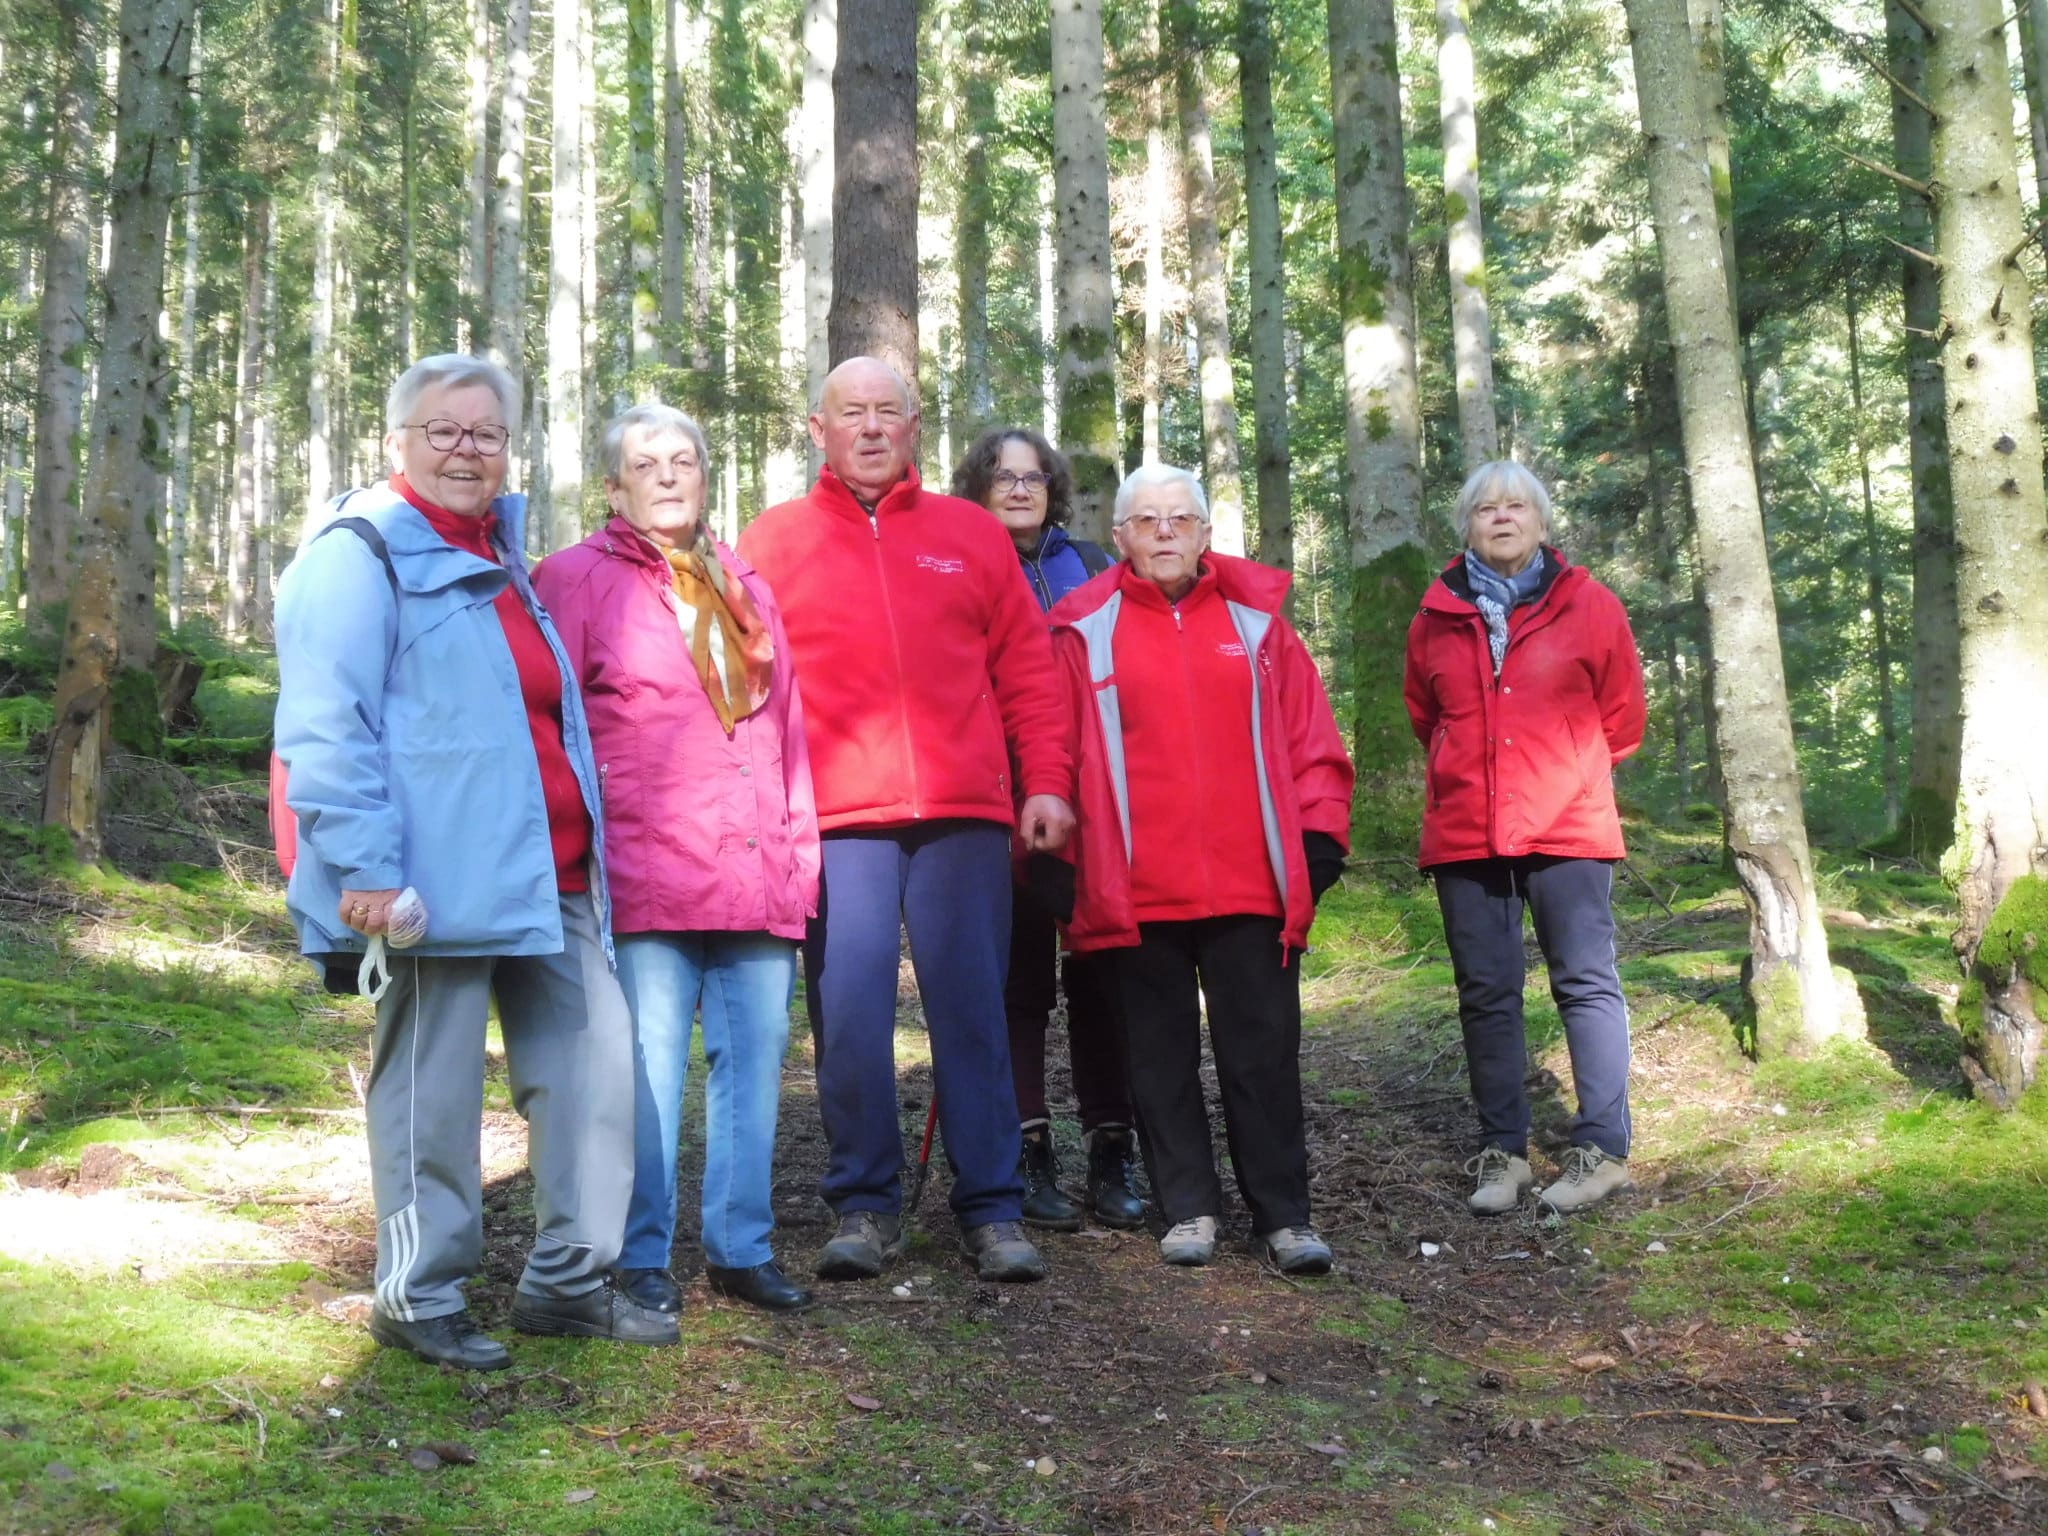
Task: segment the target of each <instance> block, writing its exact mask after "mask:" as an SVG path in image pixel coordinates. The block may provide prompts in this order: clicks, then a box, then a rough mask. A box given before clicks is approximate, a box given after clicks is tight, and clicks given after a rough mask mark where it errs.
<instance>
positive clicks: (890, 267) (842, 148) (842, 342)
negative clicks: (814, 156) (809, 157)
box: [827, 0, 918, 392]
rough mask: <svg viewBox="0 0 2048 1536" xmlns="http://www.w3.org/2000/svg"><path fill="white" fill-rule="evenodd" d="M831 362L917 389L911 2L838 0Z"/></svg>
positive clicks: (913, 30)
mask: <svg viewBox="0 0 2048 1536" xmlns="http://www.w3.org/2000/svg"><path fill="white" fill-rule="evenodd" d="M832 154H833V159H834V161H835V163H836V166H837V170H836V172H835V174H834V176H833V181H832V310H831V318H830V320H829V322H828V325H827V330H828V332H829V334H830V339H831V347H832V364H833V366H834V367H837V366H838V365H839V364H840V363H843V362H845V361H846V360H847V359H848V358H849V357H861V356H867V357H879V358H881V359H882V360H883V361H884V362H886V363H888V364H889V365H890V366H892V367H893V368H895V370H896V371H897V372H898V373H900V374H902V375H903V377H904V378H905V379H907V380H908V381H909V382H910V387H911V389H912V391H913V392H914V391H915V390H916V389H917V347H918V340H917V187H918V166H917V3H916V0H841V4H840V6H839V54H838V60H837V62H836V64H835V65H834V67H833V70H832Z"/></svg>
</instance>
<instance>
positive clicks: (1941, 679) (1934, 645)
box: [1885, 0, 1962, 863]
mask: <svg viewBox="0 0 2048 1536" xmlns="http://www.w3.org/2000/svg"><path fill="white" fill-rule="evenodd" d="M1885 32H1886V34H1887V36H1888V37H1889V39H1890V54H1891V70H1892V74H1893V75H1894V76H1896V77H1897V79H1898V81H1899V83H1900V84H1901V85H1903V86H1904V87H1905V88H1906V90H1907V91H1910V92H1912V93H1913V94H1914V95H1917V96H1920V97H1922V98H1923V99H1924V98H1925V97H1926V95H1927V40H1926V37H1925V35H1924V34H1923V33H1922V32H1921V30H1920V24H1919V23H1918V22H1916V21H1914V20H1913V19H1912V17H1911V16H1909V15H1908V14H1907V13H1906V10H1905V7H1903V6H1902V5H1900V4H1899V3H1898V0H1888V3H1887V4H1886V6H1885ZM1933 133H1934V125H1933V122H1932V121H1931V120H1930V119H1929V118H1928V115H1927V109H1926V108H1924V107H1922V106H1921V105H1920V104H1919V103H1918V102H1916V101H1914V100H1913V99H1912V96H1908V95H1906V94H1904V93H1902V92H1901V91H1899V90H1897V89H1894V90H1893V92H1892V145H1893V155H1894V158H1895V159H1896V160H1897V162H1898V168H1899V169H1900V170H1901V171H1902V172H1904V173H1905V174H1906V175H1908V176H1910V177H1912V178H1913V179H1914V180H1915V181H1919V182H1922V183H1925V182H1926V180H1927V179H1928V177H1930V176H1931V175H1933V148H1932V141H1933ZM1898 198H1899V241H1900V243H1901V244H1903V245H1908V246H1911V247H1912V248H1913V249H1914V250H1918V251H1928V252H1932V251H1933V249H1934V208H1933V206H1932V204H1930V203H1929V202H1928V200H1927V199H1926V198H1924V197H1922V196H1921V195H1920V194H1919V193H1918V192H1915V191H1914V190H1913V189H1912V188H1910V187H1906V186H1900V187H1899V188H1898ZM1901 280H1902V285H1903V289H1904V314H1903V316H1902V318H1903V320H1904V322H1905V335H1904V337H1903V341H1904V345H1905V350H1906V423H1907V441H1908V445H1909V451H1910V453H1911V456H1912V471H1913V749H1912V757H1911V761H1910V762H1909V764H1908V765H1907V769H1906V806H1905V820H1904V822H1903V824H1902V827H1901V831H1902V832H1903V834H1904V837H1905V840H1906V846H1907V849H1908V851H1910V852H1911V853H1912V854H1913V856H1914V857H1916V858H1919V859H1922V860H1924V861H1927V862H1929V863H1932V862H1933V861H1934V860H1936V859H1938V858H1940V857H1941V854H1942V852H1943V851H1944V850H1945V849H1946V848H1947V847H1948V844H1949V838H1950V836H1951V835H1952V834H1953V832H1954V830H1955V820H1956V785H1957V781H1958V778H1959V776H1960V774H1961V771H1962V704H1961V699H1960V693H1959V682H1958V679H1959V677H1960V669H1961V665H1962V662H1961V655H1960V650H1959V647H1960V645H1961V633H1962V627H1961V626H1962V621H1961V619H1960V617H1959V616H1958V614H1957V612H1956V546H1955V512H1954V503H1953V501H1952V499H1951V497H1950V494H1949V476H1948V404H1947V392H1946V389H1945V387H1944V385H1943V383H1942V378H1941V340H1940V336H1939V332H1940V330H1941V328H1942V326H1941V292H1940V282H1939V279H1938V278H1937V277H1936V275H1935V270H1934V268H1933V267H1932V266H1930V265H1929V264H1928V263H1927V262H1926V261H1924V260H1923V259H1921V258H1920V257H1917V256H1911V255H1908V256H1905V257H1904V258H1903V261H1902V263H1901Z"/></svg>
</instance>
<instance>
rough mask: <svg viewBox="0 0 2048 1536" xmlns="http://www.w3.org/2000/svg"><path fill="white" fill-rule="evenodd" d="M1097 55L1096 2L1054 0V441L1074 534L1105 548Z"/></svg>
mask: <svg viewBox="0 0 2048 1536" xmlns="http://www.w3.org/2000/svg"><path fill="white" fill-rule="evenodd" d="M1102 56H1103V54H1102V3H1101V0H1052V176H1053V201H1054V204H1055V207H1056V209H1057V225H1056V230H1057V233H1056V236H1055V238H1054V240H1053V258H1054V274H1053V275H1054V286H1055V289H1056V291H1057V295H1058V297H1057V304H1056V314H1057V321H1056V324H1057V331H1058V349H1057V355H1058V373H1057V377H1058V390H1057V396H1058V400H1059V431H1058V432H1057V433H1056V434H1053V440H1054V441H1055V442H1057V443H1058V444H1059V445H1060V447H1061V449H1062V450H1063V451H1064V452H1065V453H1066V456H1067V461H1068V463H1069V464H1071V465H1072V466H1073V471H1074V493H1073V502H1072V505H1073V509H1074V515H1073V522H1072V529H1073V532H1074V533H1075V535H1076V536H1077V537H1079V538H1083V539H1093V540H1095V541H1097V542H1099V543H1106V542H1107V541H1108V538H1109V518H1110V501H1111V498H1112V497H1113V496H1114V495H1115V494H1116V484H1117V479H1118V470H1117V466H1118V452H1117V431H1116V343H1115V337H1114V332H1113V323H1114V319H1115V314H1116V309H1115V300H1114V296H1113V295H1112V293H1111V291H1110V268H1111V265H1112V258H1111V256H1110V249H1109V130H1108V125H1107V121H1106V118H1105V116H1104V107H1103V99H1102Z"/></svg>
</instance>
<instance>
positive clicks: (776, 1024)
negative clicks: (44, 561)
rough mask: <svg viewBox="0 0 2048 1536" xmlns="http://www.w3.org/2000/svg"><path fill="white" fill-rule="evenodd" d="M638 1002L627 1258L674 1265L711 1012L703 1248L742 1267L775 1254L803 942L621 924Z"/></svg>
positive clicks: (622, 951) (717, 1260)
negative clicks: (685, 1149)
mask: <svg viewBox="0 0 2048 1536" xmlns="http://www.w3.org/2000/svg"><path fill="white" fill-rule="evenodd" d="M615 947H616V948H617V951H618V956H619V984H620V986H621V987H623V988H624V989H625V993H626V1002H627V1005H628V1006H629V1007H630V1008H631V1009H632V1010H633V1032H634V1037H635V1046H634V1052H633V1056H634V1073H633V1079H634V1082H633V1110H634V1131H633V1202H632V1205H631V1206H630V1207H629V1208H628V1209H627V1212H626V1241H625V1246H624V1248H623V1250H622V1251H621V1253H620V1255H619V1267H620V1268H621V1269H666V1268H668V1265H669V1250H670V1249H671V1248H673V1247H674V1245H675V1235H676V1144H677V1142H678V1141H679V1140H680V1138H681V1133H682V1117H683V1084H684V1081H685V1079H686V1078H687V1076H688V1074H689V1070H690V1022H691V1019H692V1017H693V1016H694V1015H695V1014H696V1013H697V1010H698V1005H699V1003H700V1002H701V1003H702V1005H703V1013H704V1060H705V1063H706V1064H707V1066H708V1067H709V1068H710V1075H709V1076H708V1077H707V1078H706V1079H705V1082H704V1257H705V1260H706V1261H707V1262H708V1263H711V1264H715V1265H717V1266H718V1267H720V1268H721V1269H746V1268H750V1267H752V1266H753V1265H756V1264H765V1263H767V1262H768V1261H769V1260H770V1259H772V1258H773V1257H774V1256H775V1255H774V1252H773V1250H772V1249H771V1248H770V1247H769V1246H768V1236H769V1234H770V1233H771V1232H773V1231H774V1230H775V1207H774V1201H773V1198H772V1190H773V1187H774V1161H775V1117H776V1111H777V1109H778V1108H779V1106H780V1104H781V1099H782V1058H783V1056H784V1055H785V1054H786V1053H787V1051H788V1048H789V1000H790V991H791V988H792V986H793V984H794V982H795V979H796V946H795V945H794V944H792V943H791V942H790V941H789V940H788V939H778V938H776V937H775V936H774V935H773V934H768V933H622V934H619V935H618V936H617V938H616V945H615Z"/></svg>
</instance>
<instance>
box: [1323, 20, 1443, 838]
mask: <svg viewBox="0 0 2048 1536" xmlns="http://www.w3.org/2000/svg"><path fill="white" fill-rule="evenodd" d="M1329 11H1330V17H1329V19H1330V93H1331V97H1332V102H1331V107H1332V111H1331V119H1332V128H1333V134H1332V137H1333V138H1334V139H1335V141H1336V156H1337V245H1338V254H1337V264H1338V285H1339V304H1340V306H1341V308H1342V311H1343V330H1344V402H1345V412H1344V448H1345V455H1344V457H1345V465H1346V469H1347V475H1346V496H1345V501H1346V510H1347V515H1348V519H1349V524H1350V533H1351V574H1352V600H1351V625H1350V645H1351V652H1352V657H1353V665H1352V679H1353V685H1352V697H1353V703H1354V708H1355V710H1356V714H1355V719H1354V733H1353V741H1354V745H1353V755H1354V758H1355V760H1356V762H1357V764H1358V772H1359V779H1360V783H1361V785H1362V786H1364V787H1365V788H1366V793H1365V795H1364V796H1363V797H1362V800H1361V804H1362V805H1363V806H1365V807H1369V808H1370V812H1371V814H1372V815H1373V816H1374V817H1377V818H1381V820H1380V824H1378V825H1372V826H1367V827H1364V828H1362V829H1361V833H1362V835H1363V836H1364V838H1365V840H1366V841H1367V842H1368V843H1371V844H1380V843H1386V844H1395V843H1402V842H1406V841H1407V840H1408V838H1409V837H1410V836H1411V835H1412V832H1413V822H1414V820H1415V815H1416V812H1417V810H1418V809H1419V807H1417V806H1415V805H1414V804H1412V802H1413V800H1414V799H1415V795H1416V791H1417V790H1418V789H1419V786H1420V782H1421V778H1420V773H1419V771H1418V764H1417V761H1416V757H1415V741H1414V737H1413V735H1412V734H1410V732H1409V728H1408V716H1407V710H1406V708H1405V706H1404V705H1403V703H1402V701H1401V675H1400V669H1399V668H1398V667H1396V666H1393V665H1391V664H1390V663H1389V661H1388V658H1389V657H1394V656H1399V655H1400V654H1401V649H1402V644H1403V641H1404V639H1405V637H1406V634H1407V628H1408V621H1409V620H1410V619H1411V618H1412V617H1413V616H1414V613H1415V607H1416V604H1417V603H1418V602H1419V601H1420V599H1421V597H1422V592H1423V588H1424V587H1425V586H1427V585H1428V582H1429V578H1430V566H1431V561H1430V557H1429V551H1428V549H1427V547H1426V546H1425V544H1424V543H1423V537H1422V413H1421V405H1420V393H1419V390H1418V388H1417V385H1416V366H1415V300H1414V295H1413V292H1412V290H1411V288H1410V286H1409V269H1408V184H1407V177H1406V174H1405V172H1404V170H1403V162H1402V145H1401V80H1400V76H1399V75H1398V73H1397V72H1396V70H1395V68H1394V60H1395V30H1394V7H1393V0H1329Z"/></svg>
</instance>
